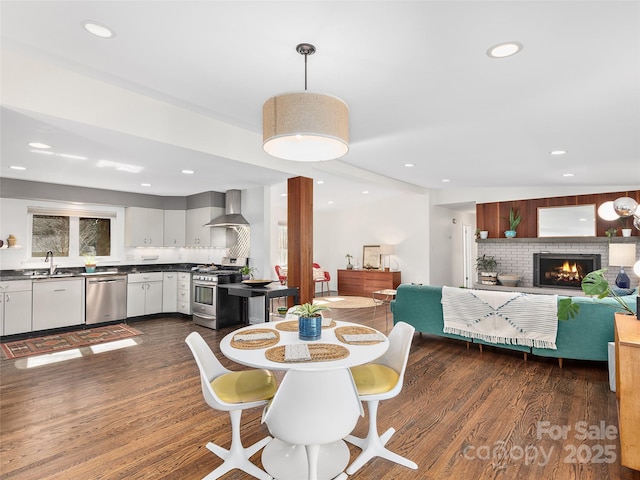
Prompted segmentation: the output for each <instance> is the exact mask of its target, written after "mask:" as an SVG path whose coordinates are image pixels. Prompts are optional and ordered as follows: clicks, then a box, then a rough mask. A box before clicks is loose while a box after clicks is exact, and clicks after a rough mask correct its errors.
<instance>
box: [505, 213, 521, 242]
mask: <svg viewBox="0 0 640 480" xmlns="http://www.w3.org/2000/svg"><path fill="white" fill-rule="evenodd" d="M521 221H522V216H521V215H520V212H518V211H517V210H516V209H515V208H513V207H511V208H510V209H509V230H507V231H505V232H504V236H505V237H507V238H513V237H515V236H516V228H518V225H520V222H521Z"/></svg>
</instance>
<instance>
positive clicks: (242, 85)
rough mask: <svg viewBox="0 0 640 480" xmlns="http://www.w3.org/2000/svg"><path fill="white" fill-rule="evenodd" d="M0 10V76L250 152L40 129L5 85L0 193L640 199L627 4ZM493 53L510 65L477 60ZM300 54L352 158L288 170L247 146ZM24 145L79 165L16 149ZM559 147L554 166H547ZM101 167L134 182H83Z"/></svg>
mask: <svg viewBox="0 0 640 480" xmlns="http://www.w3.org/2000/svg"><path fill="white" fill-rule="evenodd" d="M1 14H2V15H1V22H2V23H1V28H2V51H3V57H2V70H3V77H4V76H5V75H10V74H12V73H13V72H12V69H15V65H17V64H16V63H15V62H9V61H8V60H6V59H7V54H11V55H19V56H20V58H28V59H30V60H32V61H34V62H37V63H38V64H39V65H43V67H42V68H43V72H44V68H45V67H44V65H50V64H53V65H55V66H57V67H59V68H61V69H64V70H66V71H69V72H72V73H73V74H76V75H78V74H79V75H80V76H81V77H83V78H86V79H87V80H93V81H95V80H99V81H101V82H106V83H109V84H111V85H114V86H117V87H119V88H120V89H123V90H126V91H128V92H133V93H136V94H139V95H143V96H144V97H149V98H151V99H154V100H156V101H160V102H163V103H166V104H170V105H171V106H173V107H179V108H180V109H183V110H186V111H189V112H192V113H194V114H197V115H199V116H201V117H199V118H205V119H215V120H219V121H222V122H225V123H227V124H229V125H231V126H232V127H234V128H235V129H238V130H239V131H244V132H245V133H247V134H248V135H249V138H250V139H251V141H250V142H244V144H243V148H242V149H236V150H237V151H238V152H239V153H238V154H234V155H227V154H225V155H212V154H211V152H210V151H207V149H206V148H203V149H198V148H186V147H185V146H184V144H180V143H179V142H175V141H174V140H173V139H172V138H168V137H167V138H150V137H145V136H144V135H140V134H137V135H134V134H131V133H130V132H129V131H127V129H125V128H123V129H121V130H120V129H117V128H104V127H103V126H101V125H100V124H99V123H100V122H93V123H92V122H84V121H78V118H79V117H77V116H76V117H73V116H65V115H63V114H58V113H56V114H54V115H52V114H51V113H52V110H51V109H50V108H49V107H45V106H44V105H42V104H41V103H38V102H36V101H33V102H28V101H24V102H16V101H14V100H13V99H15V98H16V92H15V91H8V90H9V88H12V89H13V90H16V88H15V83H11V82H9V84H10V85H11V87H5V86H3V87H2V107H3V108H2V110H1V111H0V113H1V115H2V124H1V141H2V147H1V148H2V150H1V153H2V165H1V172H0V174H1V176H2V177H6V178H19V179H26V180H34V181H44V182H52V183H60V184H68V185H82V186H91V187H96V188H107V189H113V190H122V191H130V192H140V193H148V194H156V195H189V194H195V193H199V192H203V191H210V190H214V191H225V190H227V189H229V188H241V189H243V188H250V187H253V186H257V185H274V184H282V185H284V183H283V182H284V181H285V180H286V178H288V177H290V176H293V175H295V174H303V175H308V176H312V177H314V178H315V179H316V180H319V179H321V180H324V182H325V183H324V184H323V185H318V186H317V187H316V204H319V203H322V204H323V205H324V204H325V203H327V202H328V201H329V200H334V201H335V202H337V203H340V202H347V201H349V202H354V201H359V199H361V198H362V196H363V195H362V193H361V192H362V191H363V190H368V191H369V198H378V197H379V196H381V195H390V194H393V193H394V192H397V191H399V190H403V189H409V190H412V191H416V190H418V189H422V188H426V189H465V188H470V187H487V188H503V187H523V188H524V187H538V186H543V187H562V186H564V185H567V186H570V187H576V186H584V187H596V188H597V187H599V186H621V187H633V186H636V188H637V185H640V2H637V1H589V2H575V1H571V2H570V1H553V2H552V1H532V2H526V1H518V2H506V1H492V2H488V1H465V2H462V1H446V2H445V1H439V2H436V1H410V2H402V1H374V2H365V1H339V2H328V1H320V2H307V1H296V2H271V1H256V2H246V1H233V2H230V1H227V2H223V1H152V0H146V1H127V2H124V1H119V2H116V1H67V2H62V1H42V2H38V1H6V0H3V1H2V3H1ZM84 20H94V21H98V22H100V23H103V24H105V25H108V26H109V27H111V28H112V29H114V30H115V32H116V36H115V38H112V39H99V38H97V37H93V36H91V35H89V34H88V33H86V32H85V31H84V30H83V29H82V27H81V23H82V22H83V21H84ZM504 41H518V42H520V43H522V44H523V46H524V49H523V50H522V51H521V52H520V53H519V54H517V55H515V56H513V57H509V58H503V59H492V58H489V57H488V56H487V55H486V51H487V49H488V48H489V47H490V46H493V45H495V44H498V43H500V42H504ZM301 42H309V43H313V44H314V45H315V46H316V48H317V53H316V54H315V55H313V56H310V57H309V59H308V62H309V63H308V72H309V90H314V91H320V92H325V93H331V94H333V95H336V96H338V97H340V98H342V99H343V100H345V101H346V102H347V103H348V105H349V107H350V129H351V132H350V134H351V141H350V151H349V153H348V154H347V155H346V156H345V157H343V158H342V159H340V160H336V161H329V162H323V163H322V164H316V165H308V164H305V165H302V164H297V163H296V162H284V161H280V160H276V159H273V158H272V157H270V156H268V155H267V154H266V153H264V152H262V151H261V148H260V143H261V128H262V125H261V122H262V105H263V103H264V102H265V100H266V99H267V98H269V97H270V96H272V95H275V94H278V93H282V92H286V91H291V90H301V89H303V88H304V60H303V58H302V57H301V56H300V55H299V54H298V53H296V51H295V46H296V45H297V44H298V43H301ZM12 58H13V57H12ZM35 77H39V75H36V76H35ZM45 78H47V77H46V76H45ZM37 80H38V79H37V78H33V82H31V81H30V79H29V78H27V79H24V78H23V79H22V81H21V82H20V83H19V85H20V89H21V90H22V91H21V92H19V93H20V94H21V95H23V96H27V97H28V92H29V89H31V88H37V87H36V84H37ZM4 84H5V82H3V85H4ZM80 90H82V89H80ZM78 93H79V94H78V99H77V102H78V103H80V102H82V105H74V103H75V100H73V99H71V100H68V101H67V105H68V107H69V108H70V109H78V108H80V107H89V108H90V107H91V106H92V104H93V102H94V101H95V110H97V111H95V112H93V113H95V114H96V116H97V117H100V115H101V114H102V113H103V112H102V111H101V109H104V106H103V105H102V104H101V103H100V99H98V98H95V99H92V98H88V99H87V98H86V95H85V96H84V97H83V96H82V95H81V93H83V92H78ZM54 96H55V95H54ZM35 97H36V95H35V94H34V98H35ZM7 98H8V99H9V100H5V99H7ZM58 111H60V107H58ZM104 113H105V115H106V114H107V112H104ZM129 114H130V115H131V118H135V116H136V115H137V114H138V111H137V109H133V108H132V109H131V111H130V112H128V113H127V115H126V117H129ZM127 120H129V118H125V116H122V121H123V124H124V123H126V121H127ZM172 128H175V129H177V130H180V128H181V125H175V126H172ZM30 141H40V142H44V143H48V144H49V145H51V146H52V150H53V151H55V152H56V153H71V154H77V155H83V156H85V157H87V160H77V159H65V158H63V157H59V156H47V155H42V154H36V153H32V152H31V151H30V150H31V149H30V148H29V147H28V146H27V143H28V142H30ZM229 141H230V142H231V143H232V141H231V140H229ZM557 149H563V150H566V151H567V154H566V155H564V156H561V157H554V156H551V155H550V154H549V152H550V151H552V150H557ZM240 150H242V151H240ZM247 152H249V153H247ZM245 157H246V158H245ZM105 159H106V160H109V161H112V162H118V163H122V164H127V165H134V166H138V167H141V170H140V172H139V173H131V172H127V171H122V170H116V169H115V168H104V167H103V168H100V167H98V166H97V162H98V161H99V160H105ZM256 159H258V161H256ZM407 162H410V163H414V164H415V166H414V167H413V168H407V167H404V166H403V165H404V164H405V163H407ZM12 165H19V166H24V167H26V168H27V170H22V171H18V170H13V169H10V168H9V167H10V166H12ZM184 168H190V169H193V170H195V171H196V173H195V174H194V175H184V174H181V173H180V170H181V169H184ZM565 173H573V174H574V176H573V177H564V176H563V174H565ZM443 179H448V180H449V182H446V183H445V182H443ZM143 182H148V183H151V187H142V186H140V184H141V183H143Z"/></svg>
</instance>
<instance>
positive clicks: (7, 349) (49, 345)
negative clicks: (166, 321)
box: [0, 323, 142, 359]
mask: <svg viewBox="0 0 640 480" xmlns="http://www.w3.org/2000/svg"><path fill="white" fill-rule="evenodd" d="M136 335H142V332H140V331H139V330H136V329H135V328H132V327H129V326H128V325H125V324H123V323H120V324H117V325H106V326H104V327H96V328H87V329H85V330H76V331H73V332H64V333H58V334H55V335H47V336H45V337H35V338H25V339H24V340H16V341H13V342H6V343H2V344H0V347H1V348H2V352H3V353H4V356H5V358H8V359H11V358H21V357H29V356H31V355H42V354H45V353H52V352H60V351H62V350H70V349H72V348H79V347H86V346H88V345H95V344H98V343H105V342H112V341H114V340H120V339H122V338H129V337H135V336H136Z"/></svg>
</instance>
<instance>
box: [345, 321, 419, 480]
mask: <svg viewBox="0 0 640 480" xmlns="http://www.w3.org/2000/svg"><path fill="white" fill-rule="evenodd" d="M414 332H415V328H414V327H413V326H411V325H409V324H408V323H405V322H398V323H397V324H396V325H395V326H394V327H393V329H392V330H391V333H389V349H388V350H387V351H386V352H385V353H384V355H382V356H381V357H380V358H378V359H377V360H375V361H374V362H372V363H367V364H365V365H359V366H356V367H351V373H352V375H353V379H354V381H355V383H356V387H357V388H358V394H359V396H360V400H362V401H363V402H367V410H368V411H369V431H368V433H367V437H366V438H358V437H354V436H353V435H349V436H347V437H345V440H346V441H347V442H349V443H352V444H354V445H356V446H357V447H360V448H361V449H362V452H361V453H360V455H358V457H357V458H356V459H355V460H354V461H353V463H352V464H351V465H349V468H347V473H348V474H349V475H353V474H354V473H356V472H357V471H358V470H359V469H360V468H361V467H362V466H363V465H364V464H365V463H367V462H368V461H369V460H371V459H372V458H374V457H382V458H386V459H387V460H390V461H392V462H395V463H399V464H400V465H404V466H405V467H409V468H413V469H414V470H415V469H417V468H418V465H416V463H415V462H413V461H411V460H409V459H407V458H404V457H402V456H400V455H398V454H397V453H394V452H392V451H390V450H388V449H387V448H386V447H385V445H386V443H387V442H388V441H389V439H390V438H391V436H392V435H393V434H394V433H395V429H394V428H393V427H392V428H389V430H387V431H386V432H385V433H383V434H382V435H380V436H378V424H377V415H378V404H379V403H380V400H386V399H388V398H393V397H395V396H397V395H398V394H399V393H400V391H401V390H402V383H403V381H404V374H405V370H406V369H407V362H408V360H409V350H410V349H411V341H412V340H413V333H414Z"/></svg>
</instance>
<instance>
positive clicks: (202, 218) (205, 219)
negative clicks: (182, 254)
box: [186, 207, 224, 247]
mask: <svg viewBox="0 0 640 480" xmlns="http://www.w3.org/2000/svg"><path fill="white" fill-rule="evenodd" d="M222 214H224V208H221V207H201V208H192V209H190V210H187V241H186V246H187V247H212V246H215V247H223V246H224V245H218V244H217V243H220V241H219V239H218V234H219V232H220V231H221V230H222V231H224V229H223V228H212V227H205V226H204V225H205V224H207V223H209V222H210V221H211V220H213V219H214V218H216V217H219V216H220V215H222ZM213 230H216V231H217V232H216V238H215V240H214V238H213V235H214V233H213Z"/></svg>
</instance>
